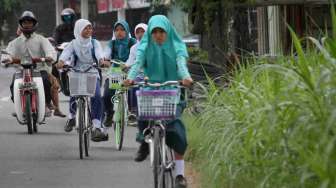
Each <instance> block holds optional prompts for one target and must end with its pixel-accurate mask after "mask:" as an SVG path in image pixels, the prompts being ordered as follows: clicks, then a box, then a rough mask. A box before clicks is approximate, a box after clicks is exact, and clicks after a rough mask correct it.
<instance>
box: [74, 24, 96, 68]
mask: <svg viewBox="0 0 336 188" xmlns="http://www.w3.org/2000/svg"><path fill="white" fill-rule="evenodd" d="M88 25H92V24H91V22H89V21H88V20H86V19H79V20H77V21H76V23H75V28H74V35H75V40H74V41H73V47H74V50H75V52H76V55H77V56H78V58H79V59H80V60H81V61H84V62H91V61H92V54H91V49H92V43H91V37H89V38H84V37H82V32H83V30H84V29H85V27H86V26H88Z"/></svg>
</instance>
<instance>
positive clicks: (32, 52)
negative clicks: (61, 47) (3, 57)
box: [6, 33, 57, 72]
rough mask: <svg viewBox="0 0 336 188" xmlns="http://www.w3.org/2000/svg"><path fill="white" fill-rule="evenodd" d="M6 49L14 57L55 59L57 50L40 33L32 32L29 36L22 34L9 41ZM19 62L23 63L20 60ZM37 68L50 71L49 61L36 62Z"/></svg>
mask: <svg viewBox="0 0 336 188" xmlns="http://www.w3.org/2000/svg"><path fill="white" fill-rule="evenodd" d="M6 51H7V52H8V53H9V54H10V55H11V56H12V57H14V58H19V59H21V60H23V59H24V58H45V57H50V58H52V60H53V61H56V58H57V52H56V50H55V48H54V47H53V46H52V45H51V44H50V42H49V40H48V39H47V38H45V37H43V36H42V35H39V34H36V33H33V34H31V36H30V37H29V38H26V37H25V36H24V35H23V34H21V35H20V36H19V37H17V38H16V39H14V40H13V41H11V42H10V43H9V44H8V46H7V48H6ZM21 63H24V62H23V61H21ZM36 69H37V70H46V71H48V72H50V71H51V63H46V62H41V63H40V62H39V63H37V67H36Z"/></svg>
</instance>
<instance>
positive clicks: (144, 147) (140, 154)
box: [134, 142, 149, 162]
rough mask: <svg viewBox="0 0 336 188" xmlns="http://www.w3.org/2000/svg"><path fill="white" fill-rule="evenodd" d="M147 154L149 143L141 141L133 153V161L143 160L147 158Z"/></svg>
mask: <svg viewBox="0 0 336 188" xmlns="http://www.w3.org/2000/svg"><path fill="white" fill-rule="evenodd" d="M148 154H149V145H148V144H147V143H146V142H143V143H142V144H141V145H140V147H139V149H138V151H137V152H136V154H135V158H134V161H135V162H141V161H144V160H145V159H146V158H147V156H148Z"/></svg>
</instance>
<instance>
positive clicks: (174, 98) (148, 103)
mask: <svg viewBox="0 0 336 188" xmlns="http://www.w3.org/2000/svg"><path fill="white" fill-rule="evenodd" d="M179 94H180V93H179V92H178V90H138V91H137V92H136V96H137V101H138V118H139V119H140V120H173V119H175V118H176V107H177V103H178V102H179V96H180V95H179Z"/></svg>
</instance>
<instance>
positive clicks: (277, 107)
mask: <svg viewBox="0 0 336 188" xmlns="http://www.w3.org/2000/svg"><path fill="white" fill-rule="evenodd" d="M332 11H333V13H332V15H333V22H334V27H336V13H335V10H334V8H332ZM333 29H334V32H333V36H331V37H330V38H325V39H323V40H322V41H323V42H322V43H320V42H319V41H318V40H316V39H314V38H308V40H310V41H311V42H312V43H313V44H315V45H314V46H315V47H316V48H314V49H309V50H303V48H302V45H301V44H300V40H299V39H298V38H297V36H296V35H295V33H294V32H293V31H292V30H291V29H290V32H291V35H292V38H293V44H294V46H295V50H296V52H297V56H294V55H293V56H291V57H283V58H280V59H278V60H277V62H276V63H272V64H269V63H267V62H266V61H263V60H255V62H250V63H248V64H247V65H244V66H241V67H239V71H237V72H236V73H235V74H234V76H233V78H232V80H231V84H230V87H229V88H225V89H224V88H221V87H216V86H215V85H214V84H211V85H210V88H209V92H208V96H207V100H206V102H205V103H204V104H203V105H204V111H203V112H202V113H201V114H199V115H197V116H194V117H192V118H194V120H195V121H191V120H190V119H191V118H190V117H188V119H189V121H188V122H193V123H189V125H188V126H189V128H188V131H189V135H190V137H189V140H190V143H189V145H190V150H189V153H188V157H189V159H191V160H196V161H197V164H198V166H199V167H200V168H199V169H201V173H202V174H203V180H204V181H203V182H204V185H203V187H211V188H217V187H218V188H223V187H234V188H236V187H238V188H239V187H295V188H300V187H312V188H316V187H320V188H327V187H336V59H335V58H336V28H333Z"/></svg>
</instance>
